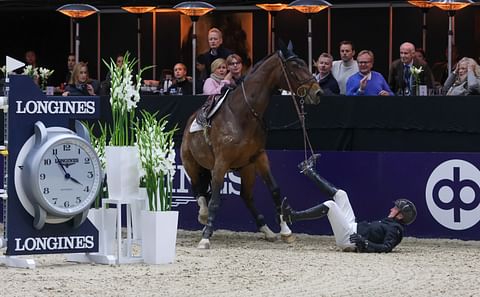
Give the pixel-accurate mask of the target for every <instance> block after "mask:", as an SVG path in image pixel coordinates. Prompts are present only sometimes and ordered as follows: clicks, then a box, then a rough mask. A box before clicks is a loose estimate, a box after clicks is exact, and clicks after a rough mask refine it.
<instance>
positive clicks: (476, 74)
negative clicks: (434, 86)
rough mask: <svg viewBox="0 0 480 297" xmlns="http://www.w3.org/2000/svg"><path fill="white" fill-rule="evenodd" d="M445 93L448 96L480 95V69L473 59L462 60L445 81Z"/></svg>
mask: <svg viewBox="0 0 480 297" xmlns="http://www.w3.org/2000/svg"><path fill="white" fill-rule="evenodd" d="M443 93H444V94H446V95H447V96H467V95H478V94H480V67H479V66H478V64H477V62H476V61H475V60H474V59H472V58H467V57H465V58H462V59H461V60H460V61H459V62H458V63H457V67H456V68H455V70H454V71H453V72H452V73H450V75H449V76H448V78H447V80H446V81H445V84H444V85H443Z"/></svg>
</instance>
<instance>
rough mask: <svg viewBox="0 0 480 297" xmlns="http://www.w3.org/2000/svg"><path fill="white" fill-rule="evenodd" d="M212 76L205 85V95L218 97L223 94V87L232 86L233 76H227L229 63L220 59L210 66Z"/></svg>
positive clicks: (229, 74)
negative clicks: (217, 95)
mask: <svg viewBox="0 0 480 297" xmlns="http://www.w3.org/2000/svg"><path fill="white" fill-rule="evenodd" d="M210 70H211V72H212V73H211V74H210V77H209V78H207V80H206V81H205V83H204V84H203V94H204V95H216V94H220V93H221V92H222V89H223V87H225V86H229V85H230V79H231V78H232V74H231V73H228V74H227V62H226V61H225V59H222V58H218V59H216V60H215V61H213V62H212V65H211V66H210Z"/></svg>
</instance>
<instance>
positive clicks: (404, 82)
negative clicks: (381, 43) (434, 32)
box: [388, 42, 433, 96]
mask: <svg viewBox="0 0 480 297" xmlns="http://www.w3.org/2000/svg"><path fill="white" fill-rule="evenodd" d="M412 66H415V68H420V67H422V69H423V71H422V72H421V73H420V74H419V78H420V84H421V85H427V88H433V75H432V71H431V70H430V67H428V65H427V64H426V63H424V62H422V61H420V60H418V59H417V58H416V57H415V46H414V45H413V44H412V43H410V42H404V43H402V45H400V58H399V59H397V60H395V61H393V62H392V65H390V71H389V74H388V84H389V85H390V88H391V89H392V90H393V92H395V93H396V94H397V95H402V96H411V95H415V94H413V93H412V90H413V86H414V84H415V81H414V80H413V78H412V72H411V68H412Z"/></svg>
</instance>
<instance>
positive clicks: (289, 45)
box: [287, 40, 293, 53]
mask: <svg viewBox="0 0 480 297" xmlns="http://www.w3.org/2000/svg"><path fill="white" fill-rule="evenodd" d="M287 50H289V51H290V52H292V53H293V43H292V41H291V40H289V41H288V45H287Z"/></svg>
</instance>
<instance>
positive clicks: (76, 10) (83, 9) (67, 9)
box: [57, 4, 98, 63]
mask: <svg viewBox="0 0 480 297" xmlns="http://www.w3.org/2000/svg"><path fill="white" fill-rule="evenodd" d="M57 11H58V12H61V13H63V14H64V15H66V16H69V17H70V18H71V19H72V20H73V22H74V23H75V63H78V62H79V60H80V24H79V22H78V20H79V19H83V18H86V17H88V16H91V15H92V14H95V13H97V12H98V9H97V8H96V7H94V6H92V5H89V4H65V5H63V6H61V7H59V8H57Z"/></svg>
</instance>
